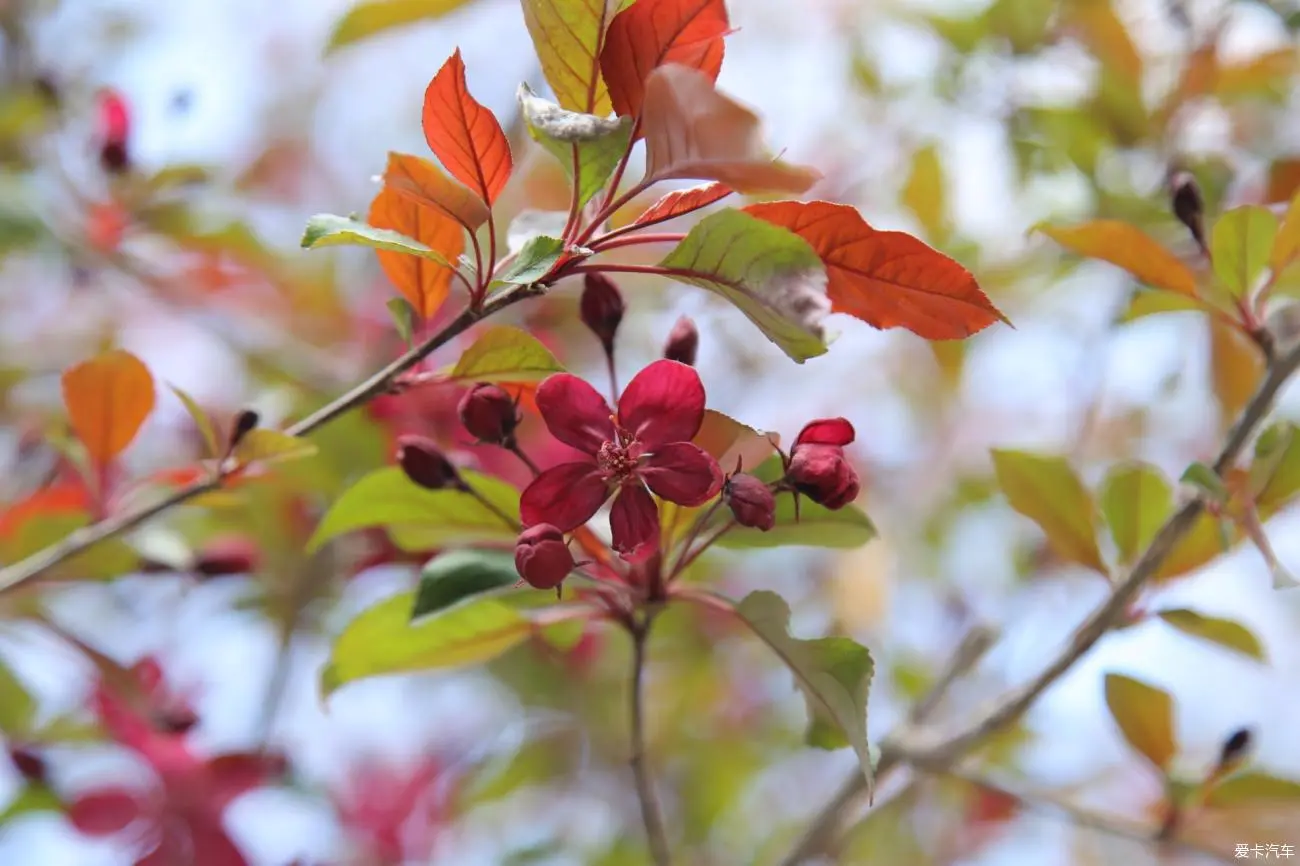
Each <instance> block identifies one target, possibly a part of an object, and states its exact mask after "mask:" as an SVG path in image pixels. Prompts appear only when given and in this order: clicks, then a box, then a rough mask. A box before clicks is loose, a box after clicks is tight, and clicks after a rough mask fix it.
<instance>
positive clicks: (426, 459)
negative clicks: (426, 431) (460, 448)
mask: <svg viewBox="0 0 1300 866" xmlns="http://www.w3.org/2000/svg"><path fill="white" fill-rule="evenodd" d="M397 462H398V464H399V465H400V466H401V467H402V471H403V472H405V473H406V477H407V478H409V479H411V480H412V481H414V482H415V483H416V484H418V485H420V486H421V487H423V488H425V489H427V490H447V489H448V488H454V489H457V490H460V489H464V487H465V482H464V481H462V480H461V477H460V473H459V472H457V471H456V467H455V466H453V465H452V463H451V461H450V460H448V459H447V455H445V454H443V453H442V450H441V449H439V448H438V446H437V445H436V444H435V443H434V442H433V441H432V440H430V439H426V438H425V437H423V436H415V435H412V434H407V435H405V436H399V437H398V439H397Z"/></svg>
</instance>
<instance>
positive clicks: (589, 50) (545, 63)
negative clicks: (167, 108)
mask: <svg viewBox="0 0 1300 866" xmlns="http://www.w3.org/2000/svg"><path fill="white" fill-rule="evenodd" d="M618 6H619V4H618V3H610V2H607V0H523V7H524V23H525V24H527V25H528V32H529V34H531V35H532V37H533V45H534V46H535V47H536V49H537V57H538V59H539V60H540V61H541V62H542V74H543V75H545V76H546V82H547V83H548V84H550V85H551V90H552V91H554V92H555V98H556V99H557V100H559V103H560V105H561V106H563V107H564V108H567V109H569V110H570V111H580V112H583V113H585V114H595V115H599V116H600V117H605V116H607V115H608V114H609V113H610V112H611V111H613V106H611V105H610V102H609V91H608V90H607V89H606V87H605V82H604V80H603V79H602V78H601V75H600V52H601V49H602V47H603V46H604V43H605V28H606V27H607V26H608V24H609V22H610V19H612V18H613V17H614V15H615V14H616V13H617V12H618Z"/></svg>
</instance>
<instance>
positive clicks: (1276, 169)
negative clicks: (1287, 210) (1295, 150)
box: [1264, 159, 1300, 204]
mask: <svg viewBox="0 0 1300 866" xmlns="http://www.w3.org/2000/svg"><path fill="white" fill-rule="evenodd" d="M1297 192H1300V159H1279V160H1278V161H1277V162H1275V163H1273V164H1272V165H1270V166H1269V167H1268V191H1267V192H1266V193H1265V199H1264V201H1265V202H1266V203H1268V204H1272V203H1274V202H1279V201H1290V200H1291V198H1292V197H1293V196H1294V195H1295V194H1296V193H1297Z"/></svg>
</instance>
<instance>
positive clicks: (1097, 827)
mask: <svg viewBox="0 0 1300 866" xmlns="http://www.w3.org/2000/svg"><path fill="white" fill-rule="evenodd" d="M942 775H943V776H947V777H948V778H952V779H959V780H961V781H963V782H967V783H969V784H971V785H974V786H975V787H977V788H983V789H984V790H986V791H992V792H993V793H995V794H1001V795H1002V796H1004V797H1009V798H1011V799H1012V800H1015V801H1016V802H1017V803H1018V804H1020V805H1021V806H1022V807H1024V808H1027V809H1037V810H1041V811H1045V812H1054V813H1056V814H1058V815H1061V816H1062V817H1063V818H1064V819H1065V820H1067V821H1069V822H1070V823H1071V824H1074V825H1075V826H1076V827H1082V828H1084V829H1086V830H1094V831H1096V832H1098V833H1104V834H1105V835H1107V836H1114V837H1116V838H1119V839H1130V840H1132V841H1134V842H1141V843H1144V844H1147V845H1160V846H1162V847H1165V848H1169V849H1181V850H1183V851H1186V852H1189V853H1193V854H1200V855H1202V856H1205V857H1209V858H1212V859H1214V860H1217V861H1219V862H1221V863H1230V862H1232V858H1230V857H1228V856H1227V855H1226V854H1224V853H1223V852H1222V851H1218V850H1216V849H1214V848H1212V847H1210V846H1209V845H1203V844H1200V843H1198V842H1192V841H1189V840H1187V839H1178V838H1174V839H1168V840H1162V839H1160V838H1159V832H1160V828H1159V827H1157V826H1154V825H1148V824H1143V823H1142V822H1139V821H1131V820H1128V819H1125V818H1121V817H1119V816H1116V815H1104V814H1101V813H1099V812H1093V811H1089V810H1087V809H1082V808H1080V807H1079V806H1076V805H1074V804H1073V803H1071V802H1069V801H1068V800H1066V799H1064V798H1063V797H1061V796H1060V795H1058V794H1055V793H1052V792H1050V791H1040V790H1030V789H1028V788H1025V787H1022V786H1020V785H1018V784H1015V783H1011V782H1005V781H1001V780H996V779H992V778H989V777H987V776H984V775H982V774H980V773H976V772H972V771H969V770H963V769H951V770H945V771H944V772H943V773H942Z"/></svg>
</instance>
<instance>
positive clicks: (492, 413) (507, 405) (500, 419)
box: [457, 382, 519, 446]
mask: <svg viewBox="0 0 1300 866" xmlns="http://www.w3.org/2000/svg"><path fill="white" fill-rule="evenodd" d="M457 411H458V412H459V413H460V423H461V424H463V425H465V429H466V430H467V431H469V435H471V436H473V437H474V438H475V439H477V440H479V441H480V442H489V443H491V444H493V445H504V446H509V445H510V444H511V443H512V442H513V441H514V435H515V428H516V427H518V426H519V409H518V407H517V406H516V405H515V401H514V400H513V399H512V398H511V396H510V395H509V394H508V393H506V390H505V389H504V388H502V387H500V386H499V385H491V384H488V383H486V382H480V383H479V384H477V385H475V386H474V387H473V388H470V389H469V390H468V391H466V392H465V395H464V396H463V397H461V398H460V405H459V406H458V407H457Z"/></svg>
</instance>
